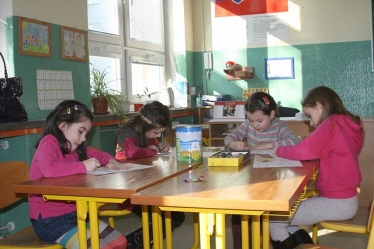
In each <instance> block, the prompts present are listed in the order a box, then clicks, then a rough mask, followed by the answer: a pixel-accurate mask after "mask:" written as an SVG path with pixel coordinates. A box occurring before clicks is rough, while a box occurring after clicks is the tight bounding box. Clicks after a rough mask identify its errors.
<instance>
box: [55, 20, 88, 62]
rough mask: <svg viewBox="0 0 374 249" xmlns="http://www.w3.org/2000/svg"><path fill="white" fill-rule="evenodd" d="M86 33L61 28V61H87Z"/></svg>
mask: <svg viewBox="0 0 374 249" xmlns="http://www.w3.org/2000/svg"><path fill="white" fill-rule="evenodd" d="M87 39H88V37H87V31H85V30H80V29H75V28H69V27H64V26H61V49H62V51H61V54H62V59H66V60H76V61H88V56H89V55H88V41H87Z"/></svg>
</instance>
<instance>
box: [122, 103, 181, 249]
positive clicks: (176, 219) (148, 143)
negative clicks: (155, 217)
mask: <svg viewBox="0 0 374 249" xmlns="http://www.w3.org/2000/svg"><path fill="white" fill-rule="evenodd" d="M171 124H172V122H171V115H170V111H169V108H168V107H167V106H166V105H163V104H162V103H160V102H158V101H153V102H152V103H148V104H145V105H144V106H143V107H142V108H141V109H140V111H139V113H138V115H135V116H134V117H132V118H131V119H130V120H129V121H127V122H125V123H124V124H123V125H122V127H121V128H120V129H119V130H118V132H117V151H116V159H118V160H124V159H126V158H128V159H135V158H145V157H150V156H155V155H157V153H158V152H167V151H169V150H170V144H169V143H168V142H166V141H163V142H161V143H160V142H159V141H158V140H157V138H158V137H161V136H163V134H164V133H165V138H167V141H170V142H172V141H173V139H172V126H171ZM121 206H122V207H123V208H124V209H128V210H131V211H132V212H133V213H134V214H136V215H137V216H138V217H142V211H141V206H139V205H132V204H131V203H130V199H127V200H126V201H124V202H123V203H122V204H121ZM149 214H151V210H149ZM171 219H172V229H173V230H174V229H175V228H177V227H179V226H180V225H182V223H183V222H184V219H185V215H184V213H182V212H171ZM149 220H151V218H150V219H149ZM163 229H164V228H163ZM150 231H152V225H150ZM163 234H164V235H165V231H164V233H163ZM126 238H127V241H128V249H140V248H143V229H142V228H139V229H137V230H135V231H133V232H132V233H130V234H128V235H126ZM150 239H151V243H152V233H150Z"/></svg>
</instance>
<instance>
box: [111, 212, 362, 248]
mask: <svg viewBox="0 0 374 249" xmlns="http://www.w3.org/2000/svg"><path fill="white" fill-rule="evenodd" d="M192 224H193V217H192V214H190V213H186V220H185V222H184V224H183V225H182V226H181V227H179V228H177V229H176V230H175V231H174V233H173V245H174V246H173V248H175V249H189V248H190V246H191V245H192V244H193V239H194V238H193V226H192ZM115 225H116V228H117V229H118V230H120V231H121V232H122V233H124V234H126V233H129V232H131V231H133V230H135V229H137V228H139V227H140V226H141V220H140V219H139V218H138V217H137V216H135V215H133V214H130V215H127V216H123V217H116V218H115ZM306 229H307V230H308V231H311V230H310V229H309V228H306ZM329 232H330V233H329ZM367 241H368V235H366V234H352V233H340V232H333V231H326V230H320V231H319V244H321V245H328V246H333V247H337V248H341V249H366V244H367ZM226 245H227V247H226V248H227V249H230V248H232V237H231V229H230V216H229V215H228V216H226ZM211 248H215V243H214V240H213V239H212V241H211ZM202 249H203V248H202Z"/></svg>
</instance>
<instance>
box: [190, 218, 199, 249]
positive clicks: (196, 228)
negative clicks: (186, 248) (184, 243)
mask: <svg viewBox="0 0 374 249" xmlns="http://www.w3.org/2000/svg"><path fill="white" fill-rule="evenodd" d="M193 228H194V229H193V232H194V242H193V245H192V246H191V249H197V248H198V247H199V241H200V238H199V214H198V213H193Z"/></svg>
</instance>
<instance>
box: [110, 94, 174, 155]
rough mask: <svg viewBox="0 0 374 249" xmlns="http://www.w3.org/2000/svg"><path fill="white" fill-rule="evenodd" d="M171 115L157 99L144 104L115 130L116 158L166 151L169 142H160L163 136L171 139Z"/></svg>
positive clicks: (168, 147)
mask: <svg viewBox="0 0 374 249" xmlns="http://www.w3.org/2000/svg"><path fill="white" fill-rule="evenodd" d="M171 123H172V122H171V115H170V111H169V108H168V107H167V106H166V105H163V104H162V103H160V102H158V101H153V102H152V103H148V104H145V105H144V106H143V107H142V108H141V109H140V111H139V113H138V115H135V116H134V117H132V118H131V119H130V120H129V121H127V122H125V123H124V124H123V125H122V127H121V128H120V129H119V130H118V132H117V151H116V159H118V160H122V159H126V158H129V159H130V158H144V157H149V156H154V155H157V153H158V152H167V151H169V149H170V144H169V143H168V142H166V141H164V142H163V143H160V142H159V141H158V140H157V138H158V137H161V136H163V134H164V133H165V138H167V140H168V141H170V142H171V141H173V140H172V135H171V132H172V127H171Z"/></svg>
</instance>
